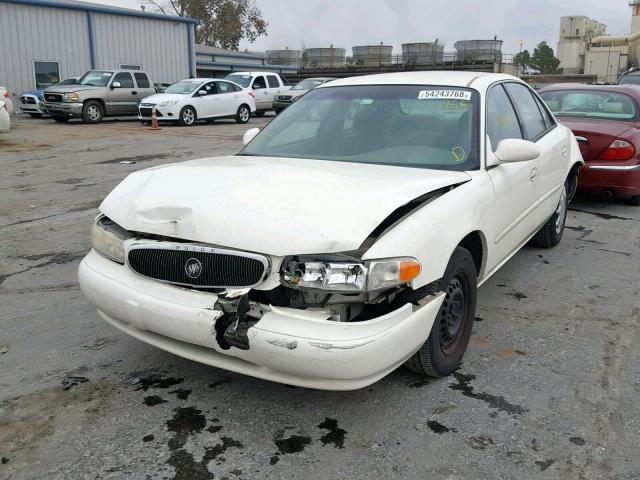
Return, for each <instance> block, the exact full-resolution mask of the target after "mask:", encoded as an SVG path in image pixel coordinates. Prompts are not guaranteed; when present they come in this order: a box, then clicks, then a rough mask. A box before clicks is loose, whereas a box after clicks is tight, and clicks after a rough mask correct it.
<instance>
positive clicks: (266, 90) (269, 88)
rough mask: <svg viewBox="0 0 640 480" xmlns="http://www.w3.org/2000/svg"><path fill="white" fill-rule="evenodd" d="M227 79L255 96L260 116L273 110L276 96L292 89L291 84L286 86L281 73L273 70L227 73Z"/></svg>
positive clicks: (257, 112)
mask: <svg viewBox="0 0 640 480" xmlns="http://www.w3.org/2000/svg"><path fill="white" fill-rule="evenodd" d="M225 80H231V81H232V82H235V83H237V84H238V85H240V86H241V87H242V88H243V89H244V90H245V91H247V92H248V93H249V94H250V95H252V96H253V98H254V99H255V101H256V115H258V116H262V115H264V114H265V113H266V112H268V111H270V110H273V102H274V101H275V99H276V96H277V95H278V94H279V93H282V92H286V91H288V90H290V89H291V87H290V86H285V84H284V82H283V81H282V78H280V75H278V74H277V73H273V72H234V73H232V74H230V75H227V76H226V77H225Z"/></svg>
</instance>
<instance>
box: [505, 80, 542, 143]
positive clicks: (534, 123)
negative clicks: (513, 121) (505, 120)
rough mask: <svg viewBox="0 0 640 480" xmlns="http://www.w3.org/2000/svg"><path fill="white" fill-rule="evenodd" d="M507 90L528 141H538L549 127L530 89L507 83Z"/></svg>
mask: <svg viewBox="0 0 640 480" xmlns="http://www.w3.org/2000/svg"><path fill="white" fill-rule="evenodd" d="M505 88H506V89H507V93H508V94H509V96H510V97H511V100H513V103H514V105H515V106H516V109H517V110H518V114H519V116H520V121H521V122H522V127H523V128H524V131H525V133H526V136H527V140H536V139H537V138H538V137H539V136H540V135H542V134H543V133H544V132H545V131H546V130H547V126H546V125H545V122H544V118H542V114H541V113H540V109H539V108H538V104H537V103H536V101H535V99H534V98H533V94H532V93H531V91H530V90H529V88H528V87H525V86H524V85H521V84H519V83H506V84H505Z"/></svg>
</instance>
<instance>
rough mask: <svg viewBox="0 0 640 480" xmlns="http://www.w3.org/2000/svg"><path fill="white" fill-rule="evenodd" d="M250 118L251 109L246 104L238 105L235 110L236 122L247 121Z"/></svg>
mask: <svg viewBox="0 0 640 480" xmlns="http://www.w3.org/2000/svg"><path fill="white" fill-rule="evenodd" d="M249 118H251V110H249V107H247V106H246V105H240V106H239V107H238V111H237V112H236V123H247V122H248V121H249Z"/></svg>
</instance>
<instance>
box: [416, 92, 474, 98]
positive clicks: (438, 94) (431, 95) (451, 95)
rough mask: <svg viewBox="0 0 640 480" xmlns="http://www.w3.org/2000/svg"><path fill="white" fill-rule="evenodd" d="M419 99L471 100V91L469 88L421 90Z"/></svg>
mask: <svg viewBox="0 0 640 480" xmlns="http://www.w3.org/2000/svg"><path fill="white" fill-rule="evenodd" d="M418 99H419V100H449V99H455V100H471V92H469V91H467V90H420V92H419V93H418Z"/></svg>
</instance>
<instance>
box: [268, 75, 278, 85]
mask: <svg viewBox="0 0 640 480" xmlns="http://www.w3.org/2000/svg"><path fill="white" fill-rule="evenodd" d="M267 81H268V82H269V88H278V87H279V86H280V82H278V77H276V76H275V75H268V76H267Z"/></svg>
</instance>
